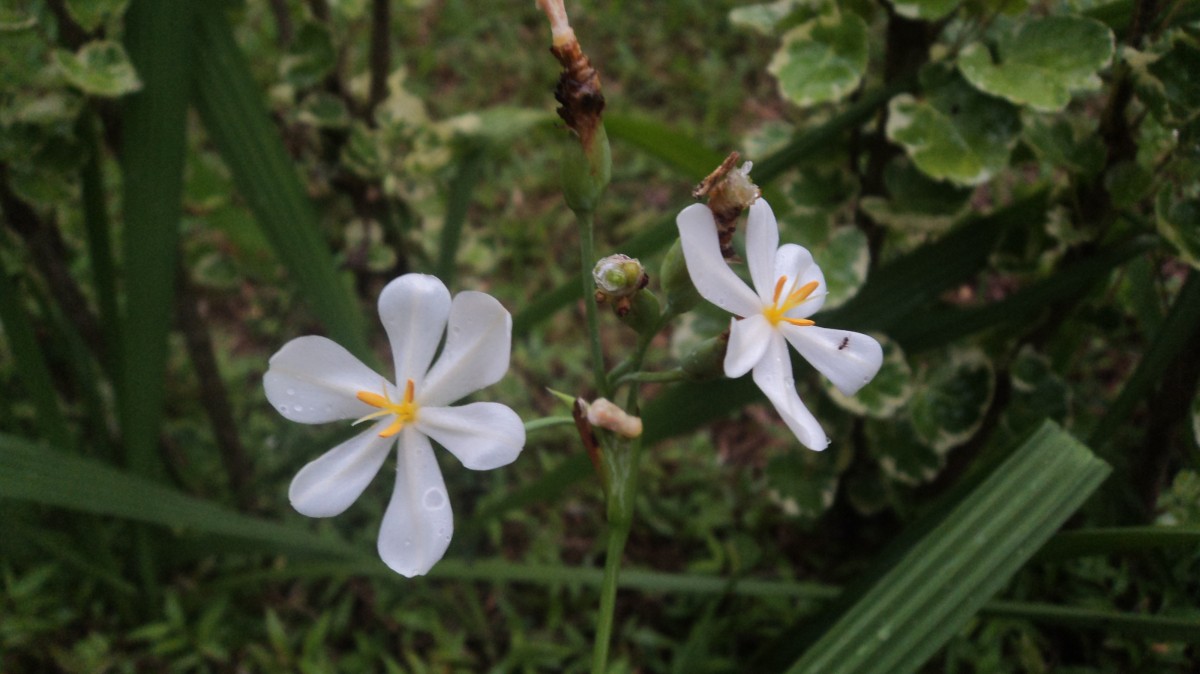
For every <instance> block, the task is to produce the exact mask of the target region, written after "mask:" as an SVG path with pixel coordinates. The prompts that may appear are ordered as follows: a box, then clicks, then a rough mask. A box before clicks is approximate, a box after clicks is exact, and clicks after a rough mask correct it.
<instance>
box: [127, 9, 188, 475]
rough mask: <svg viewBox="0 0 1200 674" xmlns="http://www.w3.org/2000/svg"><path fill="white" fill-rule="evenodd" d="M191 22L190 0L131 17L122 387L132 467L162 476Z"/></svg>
mask: <svg viewBox="0 0 1200 674" xmlns="http://www.w3.org/2000/svg"><path fill="white" fill-rule="evenodd" d="M191 19H192V8H191V3H190V2H187V1H186V0H138V2H136V3H134V4H133V5H132V6H131V7H130V9H129V12H128V13H127V14H126V17H125V40H126V44H127V45H128V47H129V54H130V56H131V57H132V59H133V63H134V64H136V65H137V67H138V69H139V70H140V71H141V73H142V77H143V78H144V79H145V83H146V86H145V88H144V89H143V90H142V91H141V92H140V93H138V94H136V95H134V96H130V97H129V98H127V99H126V100H125V101H124V103H125V105H124V108H123V110H122V112H123V113H124V114H123V115H122V124H123V128H122V136H123V147H122V157H121V159H122V163H121V170H122V187H123V195H122V202H123V206H124V210H125V213H124V215H125V222H124V228H123V232H122V234H123V240H122V259H124V260H125V267H124V280H125V286H124V288H125V311H124V316H123V318H122V321H121V325H120V336H121V340H122V341H121V356H120V362H121V366H122V368H123V371H122V376H121V379H120V385H119V387H118V393H119V402H120V409H121V434H122V439H123V440H124V442H125V447H126V452H127V455H128V456H127V458H126V461H127V465H128V466H129V467H130V468H131V469H132V470H133V471H134V472H136V473H139V474H143V475H158V474H160V469H161V467H162V464H161V462H160V461H159V453H158V439H159V429H160V425H161V421H162V414H163V408H164V396H165V387H166V368H167V335H168V333H169V332H170V329H171V317H172V314H173V308H174V295H175V293H174V289H175V274H176V260H177V258H178V254H177V250H178V247H179V219H180V215H181V213H182V209H183V168H184V155H185V152H186V148H185V145H186V142H185V140H186V138H185V132H186V123H187V101H188V85H189V83H190V79H191V78H190V71H189V69H188V64H189V62H190V58H189V56H190V55H189V53H188V51H189V49H188V47H189V45H190V42H191V40H190V39H189V35H190V27H191V24H192V21H191Z"/></svg>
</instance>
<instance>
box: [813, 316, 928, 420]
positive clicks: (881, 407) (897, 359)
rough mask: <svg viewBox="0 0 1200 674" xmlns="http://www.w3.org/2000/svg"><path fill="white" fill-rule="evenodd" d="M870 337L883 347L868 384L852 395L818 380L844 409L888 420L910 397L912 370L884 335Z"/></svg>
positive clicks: (902, 354)
mask: <svg viewBox="0 0 1200 674" xmlns="http://www.w3.org/2000/svg"><path fill="white" fill-rule="evenodd" d="M873 336H874V337H875V338H876V339H877V340H879V343H880V344H881V345H883V365H882V366H881V367H880V368H879V373H878V374H876V375H875V378H874V379H872V380H871V383H869V384H867V385H866V386H864V387H862V389H860V390H859V392H858V393H856V394H854V395H852V396H848V395H846V394H844V393H842V392H841V391H838V390H837V387H836V386H834V385H833V384H832V383H830V382H829V380H828V379H825V378H824V377H822V378H821V386H822V388H824V390H825V393H826V394H827V395H828V396H829V397H830V398H832V399H833V401H834V402H835V403H837V404H838V406H839V407H841V408H842V409H844V410H847V411H849V412H852V413H854V414H860V415H865V416H868V417H872V418H875V419H890V418H892V417H894V416H895V415H896V412H897V411H899V410H900V408H901V407H903V406H904V405H905V404H906V403H907V402H908V400H909V398H911V397H912V393H913V382H912V368H910V367H909V366H908V361H907V360H906V359H905V358H904V351H902V350H901V349H900V345H899V344H897V343H896V342H894V341H892V340H890V339H888V338H887V337H885V336H883V335H873Z"/></svg>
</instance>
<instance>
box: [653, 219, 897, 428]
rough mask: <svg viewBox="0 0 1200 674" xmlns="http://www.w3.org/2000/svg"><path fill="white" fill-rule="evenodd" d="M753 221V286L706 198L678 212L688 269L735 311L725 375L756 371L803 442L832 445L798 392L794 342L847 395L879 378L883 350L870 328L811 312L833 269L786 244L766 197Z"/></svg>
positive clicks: (749, 238) (707, 294) (704, 290)
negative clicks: (731, 254) (840, 326)
mask: <svg viewBox="0 0 1200 674" xmlns="http://www.w3.org/2000/svg"><path fill="white" fill-rule="evenodd" d="M747 221H748V222H747V225H746V262H747V263H748V265H749V267H750V279H751V281H752V282H753V284H754V288H753V289H751V288H750V287H749V286H747V285H746V283H745V282H744V281H742V280H741V279H740V278H738V276H737V275H736V274H734V273H733V270H732V269H730V268H729V266H728V265H726V264H725V259H724V258H723V257H722V255H721V248H720V244H719V243H718V241H717V229H716V222H715V221H714V220H713V216H712V212H711V211H710V210H709V209H708V207H707V206H704V205H701V204H693V205H691V206H688V207H687V208H685V209H683V211H681V212H680V213H679V216H678V217H677V218H676V219H675V223H676V225H677V226H678V227H679V238H680V241H681V245H682V247H683V257H684V260H685V262H686V263H687V269H688V275H689V276H691V278H692V283H693V284H694V285H695V286H696V290H697V291H699V292H700V295H701V296H702V297H704V299H706V300H708V301H709V302H712V303H713V304H715V305H717V306H718V307H721V308H722V309H724V310H726V311H728V312H729V313H731V314H733V315H734V316H735V318H734V319H733V320H732V321H731V325H730V329H729V347H728V350H727V351H726V354H725V375H726V376H727V377H731V378H734V377H740V376H742V375H744V374H746V373H747V372H751V373H752V375H753V377H754V383H755V384H757V385H758V387H759V388H760V389H762V392H763V393H764V394H766V396H767V399H768V400H770V401H771V404H772V405H774V406H775V409H776V410H777V411H778V412H779V416H781V417H783V421H784V423H786V424H787V426H788V428H790V429H791V430H792V432H793V433H795V434H796V437H797V438H798V439H799V440H800V442H801V444H803V445H804V446H805V447H808V448H810V449H815V450H822V449H825V447H827V446H828V445H829V438H828V437H827V436H826V435H825V431H823V430H821V425H820V424H819V423H818V422H817V420H816V418H815V417H813V415H812V413H811V412H809V411H808V408H806V407H805V406H804V403H803V402H801V401H800V396H799V395H798V394H797V393H796V386H795V380H794V379H793V378H792V362H791V359H790V358H789V356H788V350H787V343H790V344H791V345H792V346H793V347H794V348H795V349H796V350H797V351H799V352H800V355H801V356H804V358H805V359H806V360H807V361H808V362H809V363H811V364H812V365H813V367H815V368H816V369H817V370H818V371H819V372H821V374H824V375H825V376H826V377H828V378H829V379H830V381H832V382H833V384H834V386H836V387H837V388H838V390H840V391H841V392H842V393H845V394H847V395H853V394H854V393H855V392H857V391H858V390H859V389H860V388H862V387H863V385H864V384H866V383H867V382H869V381H871V378H872V377H874V376H875V373H876V372H878V371H879V367H880V365H882V364H883V350H882V348H880V346H879V342H877V341H875V340H874V339H872V338H871V337H868V336H867V335H863V334H860V333H857V332H847V331H845V330H831V329H828V328H819V327H816V325H814V323H813V321H811V320H808V317H809V316H811V315H813V314H814V313H816V312H817V310H819V309H820V308H821V305H822V304H824V302H825V294H826V289H825V276H824V275H823V274H822V273H821V269H820V267H818V266H817V265H816V264H815V263H814V262H813V258H812V254H811V253H809V252H808V250H807V249H805V248H804V247H802V246H797V245H795V244H785V245H783V246H780V245H779V226H778V225H777V224H776V222H775V214H774V213H772V212H771V207H770V206H769V205H768V204H767V202H766V200H764V199H761V198H760V199H758V200H757V201H756V202H754V204H753V205H751V206H750V215H749V217H748V218H747ZM785 342H786V343H785Z"/></svg>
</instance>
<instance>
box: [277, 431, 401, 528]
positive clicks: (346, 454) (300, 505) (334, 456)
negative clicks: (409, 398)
mask: <svg viewBox="0 0 1200 674" xmlns="http://www.w3.org/2000/svg"><path fill="white" fill-rule="evenodd" d="M389 423H390V422H389ZM386 426H387V424H385V423H384V422H379V423H377V424H374V425H373V426H372V427H371V428H369V429H367V430H366V431H363V432H362V433H359V434H358V435H356V436H354V437H353V438H350V439H349V440H347V441H345V442H343V443H342V444H340V445H338V446H337V447H334V448H333V449H331V450H329V451H328V452H325V453H324V454H322V455H321V456H319V457H317V458H316V459H315V460H314V461H311V462H309V464H308V465H307V466H305V467H303V468H301V469H300V472H299V473H296V477H295V478H293V479H292V486H291V487H289V488H288V499H289V500H290V501H291V502H292V507H293V508H295V509H296V511H297V512H299V513H300V514H301V515H307V516H309V517H333V516H334V515H338V514H340V513H341V512H342V511H344V510H345V509H346V508H349V507H350V504H351V503H354V501H355V500H357V499H358V497H359V496H360V495H361V494H362V493H363V490H364V489H366V488H367V485H368V484H370V482H371V478H373V477H375V474H376V473H378V472H379V467H380V466H382V465H383V460H384V459H385V458H387V453H388V448H390V447H391V446H392V445H393V444H394V443H395V441H396V439H395V438H381V437H379V431H380V430H382V429H383V428H386Z"/></svg>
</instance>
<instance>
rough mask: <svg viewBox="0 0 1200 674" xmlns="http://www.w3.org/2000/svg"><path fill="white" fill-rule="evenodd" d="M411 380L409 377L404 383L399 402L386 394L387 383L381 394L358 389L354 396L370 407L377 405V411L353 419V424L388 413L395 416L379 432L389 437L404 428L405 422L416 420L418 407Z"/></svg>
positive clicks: (384, 436) (381, 435)
mask: <svg viewBox="0 0 1200 674" xmlns="http://www.w3.org/2000/svg"><path fill="white" fill-rule="evenodd" d="M415 388H416V387H415V386H414V385H413V380H411V379H409V380H408V383H407V384H405V385H404V399H403V400H401V401H400V402H392V398H391V396H389V395H388V390H387V384H384V385H383V395H379V394H378V393H372V392H370V391H359V392H358V393H357V394H356V397H357V398H358V399H359V400H361V401H363V402H364V403H366V404H368V405H370V406H371V407H378V408H379V411H378V412H372V413H370V414H368V415H367V416H365V417H363V418H361V419H358V420H357V421H355V422H354V423H355V424H361V423H362V422H364V421H368V420H370V419H378V418H380V417H385V416H387V415H389V414H391V415H394V416H395V420H393V421H392V423H391V424H389V425H388V427H387V428H385V429H383V431H381V432H380V433H379V437H381V438H390V437H392V436H393V435H395V434H397V433H399V432H400V431H401V430H403V429H404V426H405V424H410V423H412V422H414V421H416V420H417V411H418V410H419V409H420V407H419V406H418V405H417V404H416V403H415V402H413V396H414V393H415Z"/></svg>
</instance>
